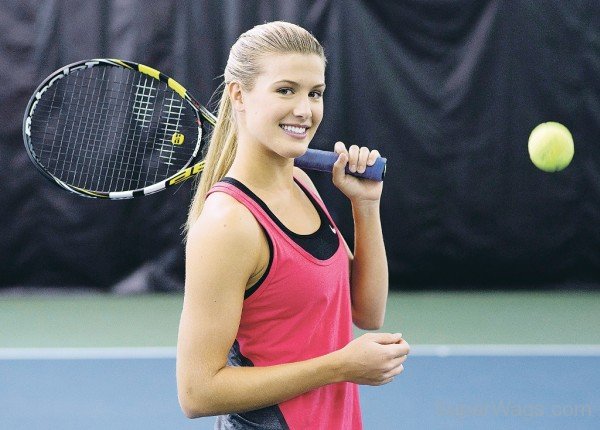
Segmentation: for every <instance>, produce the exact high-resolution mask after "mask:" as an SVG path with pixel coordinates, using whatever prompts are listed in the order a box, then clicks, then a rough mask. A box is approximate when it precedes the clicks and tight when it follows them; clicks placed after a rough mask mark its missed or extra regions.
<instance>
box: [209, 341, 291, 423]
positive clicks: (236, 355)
mask: <svg viewBox="0 0 600 430" xmlns="http://www.w3.org/2000/svg"><path fill="white" fill-rule="evenodd" d="M227 365H229V366H233V367H254V363H252V360H250V359H249V358H248V357H245V356H244V355H243V354H242V352H241V351H240V344H239V343H238V341H237V339H236V340H235V341H234V342H233V345H232V346H231V349H230V350H229V354H228V355H227ZM214 428H215V429H218V430H232V429H244V430H250V429H256V430H259V429H260V430H290V427H289V426H288V424H287V422H286V420H285V417H284V415H283V412H282V411H281V409H280V408H279V405H278V404H277V405H273V406H267V407H265V408H261V409H256V410H253V411H247V412H240V413H232V414H228V415H220V416H218V417H217V421H216V423H215V426H214Z"/></svg>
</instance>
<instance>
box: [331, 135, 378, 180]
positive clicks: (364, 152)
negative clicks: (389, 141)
mask: <svg viewBox="0 0 600 430" xmlns="http://www.w3.org/2000/svg"><path fill="white" fill-rule="evenodd" d="M334 151H335V152H336V153H338V154H346V155H347V157H348V164H349V166H348V169H349V170H350V171H351V172H353V173H354V172H358V173H364V172H365V170H366V169H367V166H372V165H373V164H375V161H376V160H377V158H378V157H379V156H380V154H379V151H377V150H376V149H374V150H369V148H367V147H366V146H362V147H360V148H359V147H358V146H357V145H352V146H350V148H349V149H346V145H345V144H344V143H343V142H336V143H335V145H334ZM338 160H339V159H338ZM344 167H345V164H344Z"/></svg>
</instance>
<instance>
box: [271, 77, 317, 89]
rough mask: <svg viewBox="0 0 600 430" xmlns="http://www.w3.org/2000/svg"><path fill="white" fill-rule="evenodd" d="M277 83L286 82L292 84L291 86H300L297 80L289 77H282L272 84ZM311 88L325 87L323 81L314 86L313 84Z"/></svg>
mask: <svg viewBox="0 0 600 430" xmlns="http://www.w3.org/2000/svg"><path fill="white" fill-rule="evenodd" d="M278 84H288V85H292V86H296V87H300V86H302V85H300V84H299V83H298V82H296V81H291V80H289V79H282V80H280V81H277V82H273V85H278ZM313 88H322V89H325V83H321V84H316V85H315V86H313Z"/></svg>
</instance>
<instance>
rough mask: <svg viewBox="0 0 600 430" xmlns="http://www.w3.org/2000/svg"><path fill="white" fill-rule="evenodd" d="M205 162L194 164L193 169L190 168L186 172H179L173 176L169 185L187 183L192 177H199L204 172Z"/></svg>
mask: <svg viewBox="0 0 600 430" xmlns="http://www.w3.org/2000/svg"><path fill="white" fill-rule="evenodd" d="M205 164H206V163H205V161H204V160H202V161H201V162H199V163H197V164H194V165H193V166H191V167H188V168H187V169H185V170H182V171H181V172H179V173H178V174H177V175H175V176H173V177H172V178H171V179H170V180H169V182H168V184H169V185H175V184H179V183H180V182H183V181H185V180H186V179H187V178H189V177H190V176H192V175H197V174H198V173H200V172H201V171H203V170H204V165H205Z"/></svg>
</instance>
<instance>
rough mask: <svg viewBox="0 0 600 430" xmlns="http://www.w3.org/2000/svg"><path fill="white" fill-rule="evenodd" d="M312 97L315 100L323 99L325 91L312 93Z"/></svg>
mask: <svg viewBox="0 0 600 430" xmlns="http://www.w3.org/2000/svg"><path fill="white" fill-rule="evenodd" d="M310 96H311V97H312V98H314V99H320V98H321V97H323V91H311V92H310Z"/></svg>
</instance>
